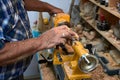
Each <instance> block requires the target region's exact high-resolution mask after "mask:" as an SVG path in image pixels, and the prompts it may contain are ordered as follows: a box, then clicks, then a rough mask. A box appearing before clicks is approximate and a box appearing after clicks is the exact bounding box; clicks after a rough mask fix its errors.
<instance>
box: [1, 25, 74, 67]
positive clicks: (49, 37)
mask: <svg viewBox="0 0 120 80" xmlns="http://www.w3.org/2000/svg"><path fill="white" fill-rule="evenodd" d="M62 33H64V34H65V35H64V36H63V35H62ZM75 34H76V33H74V32H73V31H71V30H69V29H68V28H67V27H66V26H61V27H56V28H52V29H50V30H48V31H46V32H44V33H43V34H42V35H41V36H40V37H38V38H32V39H27V40H23V41H16V42H9V43H6V44H5V46H4V48H3V49H1V50H0V66H3V65H6V64H11V63H15V62H16V61H19V60H21V59H24V58H26V57H28V56H30V55H32V54H35V53H36V52H38V51H40V50H43V49H48V48H52V47H54V46H55V45H58V44H60V43H65V41H66V38H67V39H70V38H71V37H72V36H74V35H75Z"/></svg>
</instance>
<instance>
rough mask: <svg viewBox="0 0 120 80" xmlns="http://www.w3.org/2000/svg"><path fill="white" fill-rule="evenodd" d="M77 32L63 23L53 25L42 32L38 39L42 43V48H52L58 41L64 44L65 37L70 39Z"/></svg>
mask: <svg viewBox="0 0 120 80" xmlns="http://www.w3.org/2000/svg"><path fill="white" fill-rule="evenodd" d="M76 35H77V34H76V33H75V32H73V31H72V30H70V29H69V28H68V27H67V26H65V25H63V26H60V27H55V28H52V29H50V30H48V31H47V32H45V33H43V34H42V35H41V36H40V37H39V38H38V40H39V41H40V42H41V43H42V44H41V45H40V46H42V49H48V48H52V47H54V46H56V45H59V44H60V43H63V44H65V43H66V40H67V39H72V38H73V37H74V36H76Z"/></svg>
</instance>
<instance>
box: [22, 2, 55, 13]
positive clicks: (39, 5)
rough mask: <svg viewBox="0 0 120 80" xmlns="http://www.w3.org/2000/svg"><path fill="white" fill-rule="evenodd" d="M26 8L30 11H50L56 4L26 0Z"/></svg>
mask: <svg viewBox="0 0 120 80" xmlns="http://www.w3.org/2000/svg"><path fill="white" fill-rule="evenodd" d="M24 3H25V8H26V10H29V11H39V12H50V11H51V10H52V9H53V8H55V7H54V6H52V5H50V4H48V3H46V2H41V1H39V0H24Z"/></svg>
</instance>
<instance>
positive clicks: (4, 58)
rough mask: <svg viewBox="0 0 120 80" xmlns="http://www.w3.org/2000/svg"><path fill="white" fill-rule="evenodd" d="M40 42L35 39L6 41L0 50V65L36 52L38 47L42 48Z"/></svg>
mask: <svg viewBox="0 0 120 80" xmlns="http://www.w3.org/2000/svg"><path fill="white" fill-rule="evenodd" d="M40 44H41V43H40V42H39V41H38V40H37V39H28V40H24V41H18V42H11V43H6V44H5V47H4V48H3V49H2V50H0V65H6V64H10V63H14V62H16V61H19V60H21V59H23V58H26V57H28V56H30V55H32V54H34V53H36V52H37V51H39V50H40V49H41V50H42V49H43V48H42V46H40ZM38 48H39V49H38Z"/></svg>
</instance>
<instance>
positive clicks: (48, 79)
mask: <svg viewBox="0 0 120 80" xmlns="http://www.w3.org/2000/svg"><path fill="white" fill-rule="evenodd" d="M40 70H41V74H42V80H57V79H56V78H55V74H54V71H53V69H52V65H48V64H47V63H45V64H40Z"/></svg>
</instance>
